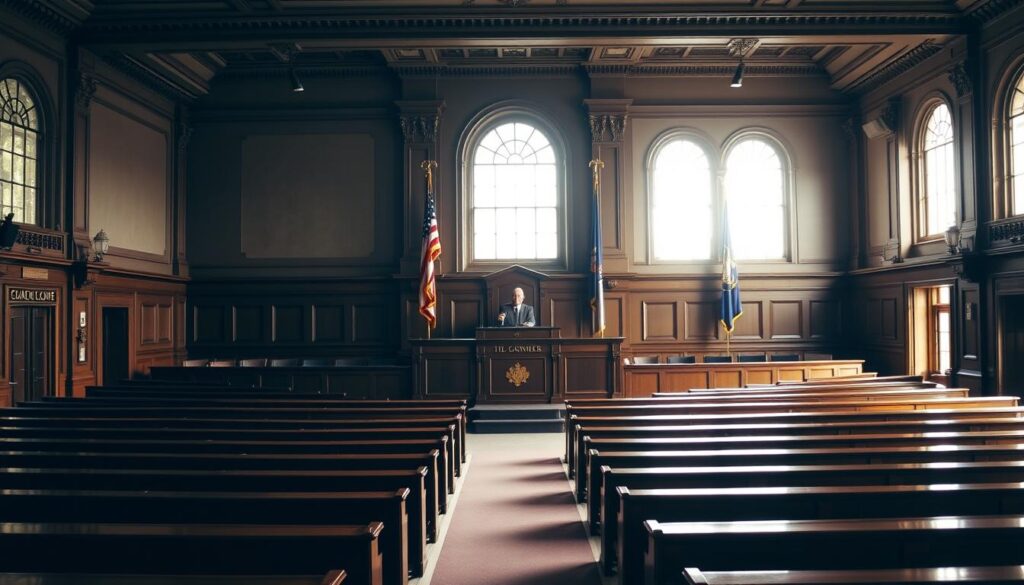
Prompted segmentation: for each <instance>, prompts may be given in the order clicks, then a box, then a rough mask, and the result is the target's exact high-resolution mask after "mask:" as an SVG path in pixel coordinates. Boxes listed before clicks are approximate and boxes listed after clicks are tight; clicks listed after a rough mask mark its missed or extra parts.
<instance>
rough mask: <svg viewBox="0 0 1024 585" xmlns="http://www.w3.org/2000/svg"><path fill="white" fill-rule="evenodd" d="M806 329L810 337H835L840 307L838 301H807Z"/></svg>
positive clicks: (840, 314) (840, 312)
mask: <svg viewBox="0 0 1024 585" xmlns="http://www.w3.org/2000/svg"><path fill="white" fill-rule="evenodd" d="M807 311H808V317H807V329H808V337H809V338H810V339H835V338H836V337H838V336H839V333H840V332H839V326H840V323H841V318H842V308H841V307H840V303H839V301H834V300H817V299H812V300H810V301H808V302H807Z"/></svg>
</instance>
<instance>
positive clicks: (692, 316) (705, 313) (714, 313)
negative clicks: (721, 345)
mask: <svg viewBox="0 0 1024 585" xmlns="http://www.w3.org/2000/svg"><path fill="white" fill-rule="evenodd" d="M720 316H721V306H720V305H719V303H707V302H701V303H692V302H688V303H686V321H685V322H686V340H687V341H712V340H715V339H718V321H719V317H720Z"/></svg>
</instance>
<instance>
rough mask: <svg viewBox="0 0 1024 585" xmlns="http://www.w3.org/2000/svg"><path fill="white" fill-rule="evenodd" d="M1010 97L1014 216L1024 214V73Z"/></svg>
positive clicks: (1011, 189)
mask: <svg viewBox="0 0 1024 585" xmlns="http://www.w3.org/2000/svg"><path fill="white" fill-rule="evenodd" d="M1011 91H1012V95H1011V96H1010V118H1009V120H1008V122H1009V124H1008V126H1009V129H1010V173H1009V174H1010V181H1009V183H1010V192H1011V194H1012V197H1013V198H1012V199H1011V201H1012V204H1013V214H1014V215H1020V214H1024V71H1021V72H1020V73H1019V74H1018V75H1017V80H1016V82H1015V83H1014V85H1013V89H1012V90H1011Z"/></svg>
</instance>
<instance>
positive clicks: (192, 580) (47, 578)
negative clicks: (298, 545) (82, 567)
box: [0, 569, 348, 585]
mask: <svg viewBox="0 0 1024 585" xmlns="http://www.w3.org/2000/svg"><path fill="white" fill-rule="evenodd" d="M347 577H348V575H346V574H345V571H344V570H341V569H336V570H333V571H328V573H327V574H326V575H287V576H285V575H273V576H263V575H237V576H236V575H203V576H201V577H197V576H196V575H118V574H110V573H108V574H98V575H88V574H75V573H70V574H65V575H61V574H58V573H0V585H343V584H344V583H345V579H346V578H347Z"/></svg>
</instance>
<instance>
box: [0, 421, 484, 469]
mask: <svg viewBox="0 0 1024 585" xmlns="http://www.w3.org/2000/svg"><path fill="white" fill-rule="evenodd" d="M460 418H461V415H455V416H448V417H430V418H397V419H376V418H374V419H361V420H360V419H342V420H308V419H298V420H296V419H222V418H212V419H211V418H188V419H183V418H159V417H156V418H95V417H79V418H76V419H74V420H75V423H76V424H79V425H81V426H88V427H92V428H108V427H112V428H133V429H134V428H138V429H253V430H262V429H282V430H283V429H293V430H294V429H310V430H315V429H328V430H330V429H390V428H431V427H448V426H455V427H456V428H458V427H461V420H460ZM0 426H3V427H58V428H64V427H67V426H68V420H67V419H65V418H45V417H31V416H30V417H17V416H7V417H0ZM454 438H455V440H456V441H455V442H456V450H458V451H459V458H460V460H461V461H462V463H465V462H466V452H465V444H464V443H463V442H462V441H461V440H459V433H455V435H454Z"/></svg>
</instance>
